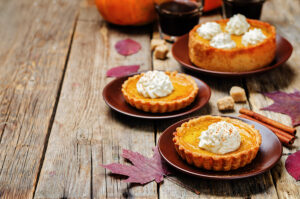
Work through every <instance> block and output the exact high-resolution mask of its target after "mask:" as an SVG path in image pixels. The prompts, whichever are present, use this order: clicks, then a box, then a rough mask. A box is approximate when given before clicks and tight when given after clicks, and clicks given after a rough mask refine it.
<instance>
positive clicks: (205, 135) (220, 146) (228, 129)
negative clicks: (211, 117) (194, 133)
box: [199, 121, 241, 154]
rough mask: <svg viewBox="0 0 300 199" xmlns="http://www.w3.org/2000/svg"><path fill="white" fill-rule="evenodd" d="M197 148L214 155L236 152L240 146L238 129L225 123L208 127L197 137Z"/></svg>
mask: <svg viewBox="0 0 300 199" xmlns="http://www.w3.org/2000/svg"><path fill="white" fill-rule="evenodd" d="M199 139H200V142H199V147H200V148H203V149H205V150H207V151H210V152H213V153H216V154H225V153H229V152H232V151H235V150H237V149H238V148H239V147H240V144H241V136H240V134H239V131H238V128H237V127H235V126H234V125H233V124H230V123H228V122H225V121H221V122H217V123H214V124H211V125H209V127H208V129H207V130H206V131H203V132H202V133H201V136H200V137H199Z"/></svg>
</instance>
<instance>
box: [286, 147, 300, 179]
mask: <svg viewBox="0 0 300 199" xmlns="http://www.w3.org/2000/svg"><path fill="white" fill-rule="evenodd" d="M285 168H286V170H287V172H288V173H289V174H290V175H291V176H293V178H295V179H296V180H300V151H297V152H296V153H293V154H291V155H289V157H288V158H287V159H286V161H285Z"/></svg>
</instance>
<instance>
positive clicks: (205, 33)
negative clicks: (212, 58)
mask: <svg viewBox="0 0 300 199" xmlns="http://www.w3.org/2000/svg"><path fill="white" fill-rule="evenodd" d="M221 32H222V30H221V26H220V25H219V24H218V23H216V22H207V23H205V24H202V25H201V26H200V27H199V28H198V29H197V33H198V34H199V35H200V36H201V37H203V38H204V39H207V40H211V39H212V38H213V37H214V36H216V35H217V34H219V33H221Z"/></svg>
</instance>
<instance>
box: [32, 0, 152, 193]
mask: <svg viewBox="0 0 300 199" xmlns="http://www.w3.org/2000/svg"><path fill="white" fill-rule="evenodd" d="M85 6H87V4H85ZM94 11H95V12H97V11H96V10H95V9H93V8H92V9H91V10H88V7H85V10H84V12H81V13H80V17H79V21H78V25H77V28H76V32H75V35H74V42H73V45H72V50H71V55H70V59H69V63H68V67H67V71H66V75H65V80H64V84H63V88H62V93H61V96H60V100H59V104H58V108H57V112H56V116H55V122H54V126H53V129H52V132H51V135H50V138H49V145H48V148H47V151H46V155H45V161H44V164H43V167H42V171H41V175H40V180H39V183H38V186H37V190H36V194H35V198H62V197H66V198H92V197H94V198H120V197H132V196H134V197H137V198H156V197H157V185H156V183H149V184H147V185H146V186H144V187H141V186H138V187H135V186H132V185H130V184H126V183H124V182H121V181H120V178H116V177H114V176H111V175H110V172H109V171H108V170H107V171H105V170H104V169H103V168H102V167H101V166H100V165H101V164H109V163H113V162H121V163H124V160H123V158H122V157H121V153H122V149H130V150H133V151H138V152H141V153H142V154H144V155H146V156H151V155H152V147H154V145H155V137H154V125H153V122H152V121H144V120H138V119H135V118H129V117H126V116H123V115H120V114H117V113H115V112H113V111H111V110H110V109H109V108H108V107H107V106H106V104H105V102H104V100H103V99H102V90H103V88H104V86H105V85H106V84H107V83H108V82H109V81H111V80H112V79H111V78H106V75H105V73H106V71H107V70H108V69H109V68H111V67H114V66H118V65H126V64H140V65H141V70H147V69H150V68H151V54H150V51H149V48H150V46H149V45H150V30H151V27H150V28H149V27H143V28H136V29H128V28H121V27H119V28H116V27H114V26H110V25H108V24H106V23H105V22H104V21H103V20H102V19H100V18H99V20H89V19H91V18H93V16H95V13H92V12H94ZM97 14H98V13H97ZM89 15H92V17H90V16H89ZM128 37H130V38H132V39H134V40H136V41H138V42H140V43H141V45H142V50H141V51H140V52H139V53H137V54H135V55H132V56H128V57H124V56H121V55H119V54H117V52H116V51H115V49H114V44H115V43H116V42H117V41H118V40H120V39H124V38H128Z"/></svg>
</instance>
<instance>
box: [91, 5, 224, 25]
mask: <svg viewBox="0 0 300 199" xmlns="http://www.w3.org/2000/svg"><path fill="white" fill-rule="evenodd" d="M165 1H170V0H95V4H96V6H97V8H98V10H99V12H100V13H101V15H102V17H103V18H104V19H105V20H106V21H108V22H110V23H113V24H117V25H124V26H125V25H144V24H148V23H151V22H153V21H154V20H155V19H156V13H155V8H154V4H155V3H161V2H165ZM220 5H222V0H205V3H204V11H210V10H212V9H215V8H217V7H219V6H220Z"/></svg>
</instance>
